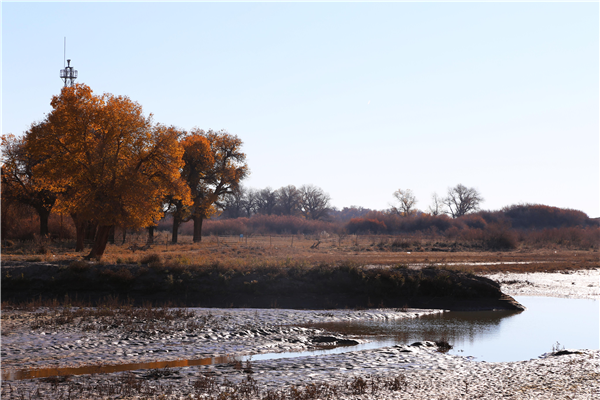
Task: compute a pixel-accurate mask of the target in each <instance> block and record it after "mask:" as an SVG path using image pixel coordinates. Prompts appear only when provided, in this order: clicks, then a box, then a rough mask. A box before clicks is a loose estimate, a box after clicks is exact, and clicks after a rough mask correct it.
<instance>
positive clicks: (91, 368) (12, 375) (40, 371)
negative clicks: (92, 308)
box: [2, 356, 238, 381]
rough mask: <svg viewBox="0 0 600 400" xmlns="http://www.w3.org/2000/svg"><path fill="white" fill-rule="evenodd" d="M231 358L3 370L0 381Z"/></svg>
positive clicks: (230, 359)
mask: <svg viewBox="0 0 600 400" xmlns="http://www.w3.org/2000/svg"><path fill="white" fill-rule="evenodd" d="M237 359H238V358H235V357H233V356H221V357H210V358H200V359H196V360H175V361H154V362H145V363H131V364H117V365H88V366H84V367H68V368H36V369H17V370H14V369H12V370H3V371H2V380H6V381H14V380H22V379H33V378H47V377H50V376H65V375H86V374H110V373H113V372H121V371H133V370H136V369H160V368H176V367H192V366H195V365H211V364H226V363H231V362H234V361H236V360H237Z"/></svg>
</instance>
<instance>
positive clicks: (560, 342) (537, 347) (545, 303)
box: [311, 296, 600, 362]
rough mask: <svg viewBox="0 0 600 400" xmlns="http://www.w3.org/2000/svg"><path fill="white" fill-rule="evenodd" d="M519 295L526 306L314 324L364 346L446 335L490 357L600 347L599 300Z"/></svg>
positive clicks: (473, 353) (470, 352)
mask: <svg viewBox="0 0 600 400" xmlns="http://www.w3.org/2000/svg"><path fill="white" fill-rule="evenodd" d="M515 299H516V300H517V301H518V302H519V303H521V304H523V305H524V306H525V307H526V308H527V310H525V311H522V312H514V311H481V312H477V311H475V312H474V311H469V312H458V311H451V312H446V313H442V314H434V315H427V316H423V317H420V318H415V319H403V320H399V321H386V322H379V321H377V322H363V323H355V322H353V323H328V324H318V325H311V326H315V327H320V328H326V329H328V330H331V331H335V332H340V333H344V334H346V335H360V336H365V337H369V338H371V339H372V340H373V341H372V342H371V343H369V344H368V345H363V346H361V347H362V348H376V347H383V346H391V345H395V344H411V343H413V342H415V341H421V340H431V341H438V340H442V339H443V340H445V341H447V342H448V343H450V344H451V345H453V346H454V347H453V349H452V350H450V352H449V353H450V354H457V355H462V356H469V357H473V358H474V359H475V360H478V361H489V362H500V361H521V360H528V359H531V358H537V357H538V356H540V355H541V354H543V353H546V352H550V351H552V350H553V349H557V348H559V349H562V348H563V347H564V348H567V349H598V348H600V310H599V302H598V300H587V299H562V298H552V297H528V296H516V297H515ZM352 349H354V350H356V349H357V347H353V348H352ZM348 350H350V348H348V349H339V350H337V351H348Z"/></svg>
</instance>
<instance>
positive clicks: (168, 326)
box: [2, 270, 600, 400]
mask: <svg viewBox="0 0 600 400" xmlns="http://www.w3.org/2000/svg"><path fill="white" fill-rule="evenodd" d="M567 276H568V280H569V281H570V285H567V284H566V281H564V279H562V278H561V277H567ZM599 277H600V274H599V273H598V270H591V271H579V272H576V273H572V274H557V275H544V276H543V277H540V278H539V279H538V278H537V275H536V274H528V275H515V276H513V275H510V276H509V275H506V276H503V277H501V278H499V279H498V280H499V281H500V282H503V283H501V285H502V286H501V287H502V290H504V291H506V292H507V293H509V294H514V295H517V294H520V295H523V294H525V295H528V294H533V293H536V294H537V293H547V294H548V295H553V296H556V295H560V294H564V295H569V296H573V297H578V296H579V297H583V298H589V296H590V295H591V296H592V297H593V296H597V289H598V284H597V283H598V278H599ZM525 282H529V283H525ZM552 282H554V283H552ZM573 282H574V284H573ZM590 285H591V286H590ZM525 288H529V289H528V290H530V291H531V292H525ZM517 290H518V291H517ZM593 298H597V297H593ZM55 311H56V312H55ZM187 312H188V314H185V315H183V314H181V315H180V316H179V319H177V318H174V319H172V320H169V318H168V315H167V314H164V315H166V316H165V317H164V321H163V322H161V321H162V320H160V318H159V317H158V316H157V317H155V318H154V320H153V321H139V323H134V322H131V321H135V318H134V317H135V315H133V314H132V318H131V320H123V319H121V320H118V321H120V322H119V323H120V324H121V325H117V324H116V323H114V324H111V323H110V322H111V321H110V320H109V319H107V318H108V317H101V316H97V317H94V318H97V320H96V321H95V322H96V324H93V323H92V322H93V321H92V322H90V321H89V320H86V321H85V322H84V323H81V320H83V319H84V316H79V317H73V319H72V320H69V318H65V317H64V315H65V314H64V312H63V311H59V310H51V309H43V308H42V309H32V310H20V311H18V310H6V309H3V313H2V369H3V373H4V371H8V370H18V369H22V368H23V367H28V368H45V367H51V366H56V367H61V366H63V367H66V366H82V365H97V364H119V363H126V362H128V363H133V362H143V361H158V360H165V359H168V360H181V359H191V358H194V359H198V358H204V357H215V356H222V355H226V354H230V355H238V356H241V355H250V354H255V355H257V354H264V353H278V352H286V351H301V350H307V349H315V348H318V347H319V346H323V345H327V344H328V342H327V341H323V339H322V338H327V337H329V338H331V337H334V338H335V339H336V340H335V341H333V342H330V343H329V344H331V345H336V343H335V342H336V341H338V340H357V341H361V340H362V339H361V338H359V337H346V336H341V335H339V334H336V333H335V332H327V331H324V330H319V329H310V328H302V327H299V325H303V324H307V323H318V322H324V321H352V320H369V319H371V320H383V319H400V318H418V317H419V316H421V315H424V314H428V313H434V312H439V310H415V309H372V310H286V309H189V310H188V311H187ZM75 313H76V310H75V309H73V310H72V314H75ZM106 313H107V314H108V311H106ZM36 314H38V316H37V317H36ZM160 315H163V314H160ZM190 315H191V316H190ZM61 316H62V317H63V319H62V320H61ZM77 318H80V319H79V320H78V319H77ZM85 318H87V317H85ZM90 318H91V317H90ZM103 318H104V319H103ZM136 318H138V317H136ZM138 319H139V318H138ZM65 320H66V322H65V323H62V324H61V323H60V322H64V321H65ZM43 321H46V323H45V324H44V322H43ZM127 321H129V322H127ZM148 322H152V323H153V325H154V330H152V329H150V328H149V326H148V325H147V323H148ZM144 324H146V325H144ZM319 338H321V339H319ZM551 350H552V349H550V348H549V349H548V354H545V355H542V354H540V356H542V357H540V358H537V359H533V360H524V361H518V362H501V363H486V362H480V361H475V360H472V359H470V358H467V357H461V356H456V355H450V354H445V353H442V352H439V351H438V347H437V346H436V345H434V344H433V343H421V345H414V346H410V345H399V346H391V347H387V348H381V349H371V350H359V351H349V352H345V353H340V354H327V355H319V356H305V357H299V358H286V357H283V358H277V359H269V360H259V359H258V356H255V359H252V358H250V359H249V361H248V359H247V358H245V359H240V358H239V357H238V359H237V360H235V359H234V360H233V361H232V360H227V362H225V363H222V364H215V365H198V366H192V367H176V368H167V369H157V368H150V369H144V370H135V371H132V372H119V373H113V374H102V373H99V374H98V373H97V374H93V375H80V376H75V375H73V376H67V377H59V378H41V379H39V378H38V379H27V380H18V381H15V380H12V381H11V380H7V379H3V382H2V398H3V399H4V398H7V399H20V398H21V397H24V398H29V397H28V396H29V395H31V396H36V395H37V396H39V398H47V399H55V398H60V397H61V396H62V398H68V394H69V393H71V394H70V396H71V398H94V399H96V398H98V399H99V398H124V399H125V398H127V399H134V398H137V399H143V398H168V399H180V398H190V399H192V398H215V399H216V398H218V396H221V398H223V399H237V398H239V399H241V398H257V399H258V398H260V399H263V398H268V399H284V398H285V399H287V398H289V399H293V398H307V399H310V398H331V399H362V400H365V399H409V398H410V399H415V398H416V399H421V398H422V399H425V398H427V399H459V398H486V399H497V398H500V397H504V398H514V399H527V398H531V399H533V398H562V399H591V398H596V397H598V396H599V395H600V383H599V382H600V351H598V350H593V349H592V350H586V349H579V350H573V351H567V352H562V353H557V354H556V355H554V354H552V352H551ZM559 354H562V355H559ZM300 392H301V393H302V396H305V397H298V396H299V394H298V393H300ZM77 393H78V394H77ZM159 396H163V397H159ZM236 396H237V397H236ZM269 396H270V397H269ZM277 396H279V397H277ZM294 396H296V397H294ZM311 396H312V397H311Z"/></svg>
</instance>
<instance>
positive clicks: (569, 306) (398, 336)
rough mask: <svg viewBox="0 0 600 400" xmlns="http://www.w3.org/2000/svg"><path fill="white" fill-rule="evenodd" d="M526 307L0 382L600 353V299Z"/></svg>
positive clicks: (17, 374)
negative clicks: (249, 351) (283, 363)
mask: <svg viewBox="0 0 600 400" xmlns="http://www.w3.org/2000/svg"><path fill="white" fill-rule="evenodd" d="M515 299H516V300H517V301H518V302H519V303H521V304H523V305H524V306H525V307H526V308H527V309H526V310H525V311H521V312H515V311H481V312H478V311H468V312H458V311H451V312H446V313H439V314H432V315H426V316H422V317H419V318H406V319H401V320H396V321H370V322H334V323H322V324H311V325H308V326H311V327H318V328H325V329H327V330H329V331H332V332H338V333H343V334H344V335H348V336H354V337H360V338H361V339H367V340H368V343H364V344H360V345H357V346H345V347H337V348H333V349H327V350H317V351H303V352H296V353H268V354H258V355H253V356H250V357H237V356H236V355H235V354H231V355H225V354H224V355H223V356H222V357H214V358H205V359H197V360H177V361H157V362H152V363H140V364H122V365H111V366H103V365H98V366H86V367H81V368H48V369H33V370H30V369H25V370H17V371H13V370H10V371H2V379H4V380H13V379H30V378H34V377H46V376H54V375H71V374H73V375H79V374H90V373H112V372H118V371H126V370H136V369H153V368H165V367H184V366H192V365H210V364H221V363H230V362H233V361H235V360H248V359H251V360H254V361H258V360H269V359H279V358H294V357H302V356H309V355H324V354H332V353H343V352H348V351H359V350H366V349H375V348H381V347H388V346H394V345H396V344H411V343H414V342H416V341H423V340H429V341H439V340H444V341H447V342H448V343H450V344H451V345H453V346H454V347H453V348H452V349H451V350H450V351H449V353H450V354H456V355H461V356H466V357H472V358H473V359H474V360H476V361H487V362H502V361H522V360H529V359H532V358H537V357H538V356H540V355H542V354H543V353H547V352H551V351H553V350H557V349H563V348H566V349H599V348H600V309H599V303H600V302H599V301H598V300H583V299H563V298H552V297H528V296H515Z"/></svg>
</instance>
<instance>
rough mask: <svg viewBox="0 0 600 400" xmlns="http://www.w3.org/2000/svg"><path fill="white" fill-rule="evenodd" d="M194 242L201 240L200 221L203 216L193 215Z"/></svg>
mask: <svg viewBox="0 0 600 400" xmlns="http://www.w3.org/2000/svg"><path fill="white" fill-rule="evenodd" d="M193 219H194V243H197V242H201V241H202V221H203V220H204V217H200V216H198V215H194V217H193Z"/></svg>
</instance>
